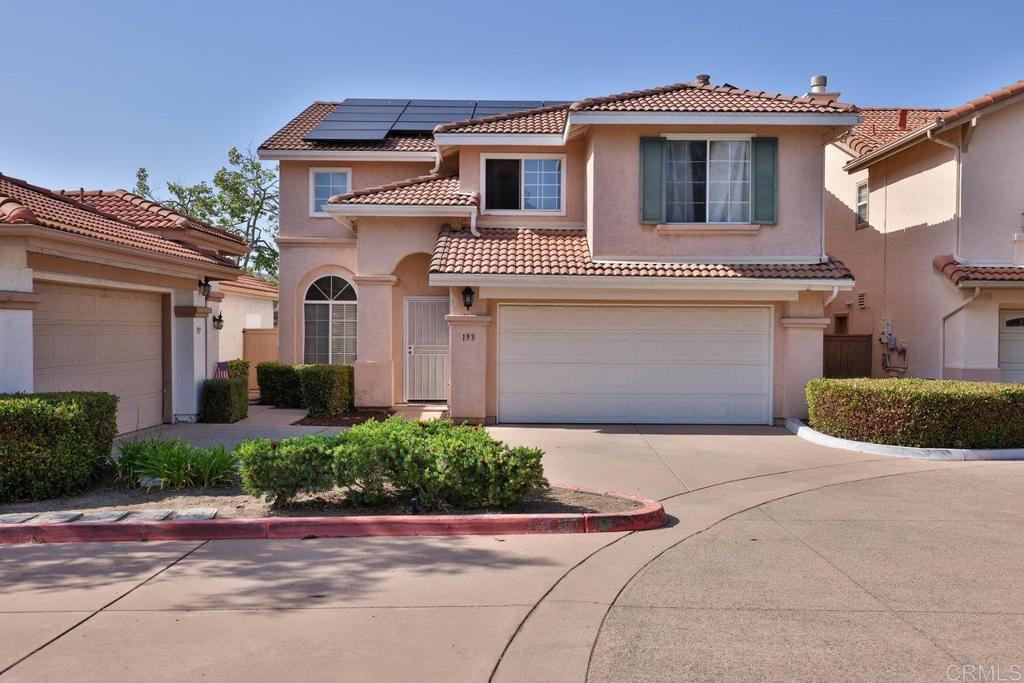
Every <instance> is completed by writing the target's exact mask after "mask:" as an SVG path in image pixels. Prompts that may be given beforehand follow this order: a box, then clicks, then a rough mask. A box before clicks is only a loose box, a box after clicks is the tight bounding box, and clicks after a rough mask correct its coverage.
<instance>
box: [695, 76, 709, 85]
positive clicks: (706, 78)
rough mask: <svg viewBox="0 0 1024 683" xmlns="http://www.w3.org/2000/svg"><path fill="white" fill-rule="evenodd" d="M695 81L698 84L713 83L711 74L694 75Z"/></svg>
mask: <svg viewBox="0 0 1024 683" xmlns="http://www.w3.org/2000/svg"><path fill="white" fill-rule="evenodd" d="M693 82H694V83H696V84H697V85H711V75H710V74H697V75H696V76H695V77H694V79H693Z"/></svg>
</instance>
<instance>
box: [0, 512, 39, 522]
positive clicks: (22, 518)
mask: <svg viewBox="0 0 1024 683" xmlns="http://www.w3.org/2000/svg"><path fill="white" fill-rule="evenodd" d="M37 514H38V513H36V512H8V513H7V514H3V515H0V524H24V523H25V522H27V521H28V520H30V519H32V518H33V517H35V516H36V515H37Z"/></svg>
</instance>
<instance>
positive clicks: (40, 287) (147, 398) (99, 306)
mask: <svg viewBox="0 0 1024 683" xmlns="http://www.w3.org/2000/svg"><path fill="white" fill-rule="evenodd" d="M35 289H36V292H37V293H38V294H41V295H42V297H43V300H42V302H41V303H40V305H39V308H38V309H36V311H35V314H34V316H33V337H34V339H35V352H34V375H35V390H36V391H107V392H110V393H112V394H116V395H117V396H118V397H120V401H118V409H117V430H118V431H119V432H127V431H132V430H134V429H140V428H142V427H150V426H152V425H155V424H160V423H161V422H162V421H163V381H162V377H163V374H162V363H161V339H162V335H161V333H160V329H161V326H160V321H161V311H160V295H159V294H154V293H151V292H128V291H123V290H116V289H99V288H93V287H80V286H77V285H63V284H53V283H48V282H36V285H35Z"/></svg>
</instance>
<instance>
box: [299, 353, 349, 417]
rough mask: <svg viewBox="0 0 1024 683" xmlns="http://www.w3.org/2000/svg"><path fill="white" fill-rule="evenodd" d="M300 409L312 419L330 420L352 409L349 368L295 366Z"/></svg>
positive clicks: (344, 366)
mask: <svg viewBox="0 0 1024 683" xmlns="http://www.w3.org/2000/svg"><path fill="white" fill-rule="evenodd" d="M296 370H297V372H298V374H299V382H300V384H301V385H302V403H303V407H304V408H306V409H307V410H308V411H309V414H310V415H312V416H313V417H330V416H331V415H337V414H338V413H341V412H344V411H346V410H348V409H349V408H351V407H352V392H353V385H352V382H353V372H352V366H351V365H299V366H296Z"/></svg>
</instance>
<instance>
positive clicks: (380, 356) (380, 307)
mask: <svg viewBox="0 0 1024 683" xmlns="http://www.w3.org/2000/svg"><path fill="white" fill-rule="evenodd" d="M354 279H355V281H356V287H357V288H358V289H357V295H358V304H357V305H356V366H355V373H356V376H355V385H356V395H355V404H356V406H359V407H365V408H382V407H383V408H390V407H391V405H392V403H393V402H394V396H393V394H392V384H393V377H394V365H393V359H392V357H391V298H392V289H393V287H394V286H395V283H396V282H398V278H396V277H395V276H394V275H356V276H355V278H354Z"/></svg>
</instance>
